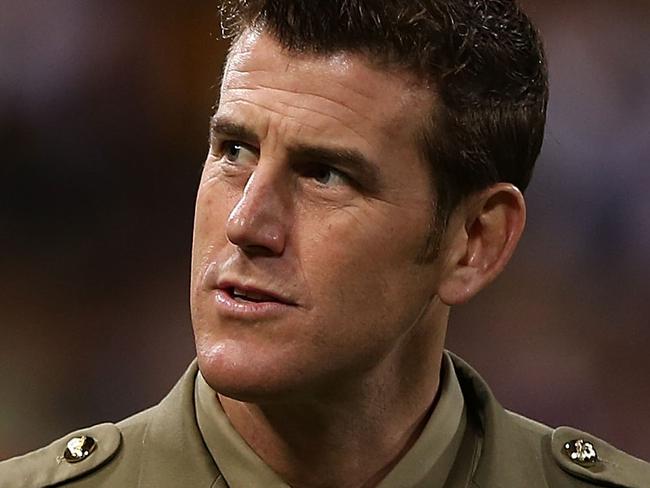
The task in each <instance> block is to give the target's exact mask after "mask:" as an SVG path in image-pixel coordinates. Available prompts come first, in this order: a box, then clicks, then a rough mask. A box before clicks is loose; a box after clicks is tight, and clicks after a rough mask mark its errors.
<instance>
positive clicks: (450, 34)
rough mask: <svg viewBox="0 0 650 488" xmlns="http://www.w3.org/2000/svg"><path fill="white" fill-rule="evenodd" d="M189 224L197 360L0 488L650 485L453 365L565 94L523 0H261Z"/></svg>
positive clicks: (241, 11)
mask: <svg viewBox="0 0 650 488" xmlns="http://www.w3.org/2000/svg"><path fill="white" fill-rule="evenodd" d="M224 19H225V28H226V30H227V31H231V33H232V34H233V35H234V41H233V44H232V47H231V50H230V53H229V56H228V60H227V63H226V67H225V71H224V76H223V81H222V85H221V95H220V100H219V104H218V108H217V111H216V113H215V115H214V117H213V119H212V123H211V147H210V153H209V155H208V158H207V161H206V163H205V168H204V172H203V177H202V180H201V183H200V187H199V192H198V196H197V205H196V220H195V229H194V246H193V264H192V283H191V308H192V320H193V327H194V335H195V341H196V350H197V359H198V360H197V361H196V364H193V365H192V366H191V367H190V369H189V370H188V372H187V373H186V374H185V376H184V377H183V378H182V379H181V381H180V382H179V384H178V385H177V386H176V387H175V388H174V390H173V391H172V392H171V393H170V394H169V395H168V397H167V398H165V399H164V400H163V401H162V402H161V403H160V404H159V405H158V406H156V407H153V408H152V409H150V410H147V411H145V412H142V413H140V414H138V415H136V416H134V417H132V418H130V419H127V420H125V421H123V422H120V423H118V424H116V425H113V424H102V425H99V426H95V427H91V428H89V429H84V430H81V431H78V432H75V433H72V434H70V435H68V436H66V437H64V438H62V439H60V440H58V441H55V442H54V443H53V444H51V445H50V446H48V447H46V448H44V449H41V450H39V451H36V452H33V453H30V454H28V455H26V456H23V457H20V458H16V459H13V460H9V461H6V462H4V463H1V464H0V486H2V487H5V486H6V487H9V486H11V487H16V486H25V487H27V486H29V487H32V486H53V485H56V486H70V487H94V486H119V487H123V486H124V487H126V486H141V487H144V486H152V487H154V486H155V487H171V486H192V487H194V486H205V487H226V486H230V487H258V486H259V487H287V486H292V487H375V486H378V487H382V488H387V487H411V486H413V487H415V486H417V487H442V486H444V487H454V488H455V487H469V486H472V487H480V488H490V487H508V488H510V487H533V488H536V487H586V486H619V487H636V488H640V487H648V486H650V467H649V466H648V465H647V464H646V463H644V462H643V461H640V460H638V459H635V458H632V457H631V456H628V455H626V454H624V453H622V452H620V451H617V450H616V449H614V448H613V447H611V446H609V445H608V444H606V443H605V442H603V441H601V440H599V439H596V438H595V437H593V436H591V435H588V434H585V433H581V432H578V431H576V430H573V429H570V428H566V427H563V428H559V429H555V430H553V429H550V428H548V427H546V426H543V425H540V424H538V423H535V422H533V421H531V420H527V419H524V418H522V417H519V416H517V415H516V414H513V413H510V412H507V411H505V410H504V409H503V408H502V407H501V406H500V405H499V404H498V403H497V401H496V400H495V399H494V398H493V397H492V395H491V393H490V391H489V388H488V387H487V386H486V385H485V384H484V383H483V381H482V380H481V378H480V377H479V376H478V375H477V373H475V372H474V371H473V370H472V369H471V368H470V367H469V366H468V365H467V364H465V363H464V362H463V361H462V360H461V359H459V358H457V357H455V356H453V355H451V354H450V353H448V352H445V351H444V339H445V333H446V328H447V321H448V317H449V311H450V307H451V306H453V305H456V304H459V303H462V302H464V301H466V300H469V299H470V298H471V297H472V296H474V295H475V294H476V293H478V292H479V291H480V290H481V289H483V288H484V287H485V286H487V285H488V284H489V283H490V282H491V281H492V280H493V279H494V278H495V277H496V276H497V275H498V274H499V273H500V272H501V271H502V270H503V268H504V267H505V265H506V263H507V262H508V260H509V258H510V256H511V255H512V253H513V251H514V249H515V247H516V244H517V242H518V240H519V237H520V236H521V233H522V231H523V227H524V221H525V203H524V199H523V196H522V191H523V190H524V189H525V188H526V186H527V184H528V181H529V179H530V176H531V173H532V168H533V164H534V161H535V159H536V157H537V155H538V153H539V150H540V146H541V142H542V137H543V127H544V121H545V112H546V103H547V78H546V69H545V62H544V56H543V52H542V48H541V44H540V42H539V40H538V38H537V35H536V33H535V30H534V28H533V27H532V25H531V24H530V22H529V20H528V19H527V17H526V16H525V15H524V14H523V13H522V12H521V11H520V10H519V9H518V8H517V7H516V5H515V4H514V3H513V2H512V1H508V0H490V1H489V2H486V1H473V0H467V1H457V0H456V1H453V0H438V1H435V0H429V1H416V2H398V1H382V2H373V1H370V0H367V1H361V0H332V1H328V2H315V1H314V2H308V1H302V2H300V1H290V0H285V1H283V0H268V1H264V0H259V1H255V0H249V1H240V2H232V3H231V4H229V5H228V7H227V8H226V10H225V15H224Z"/></svg>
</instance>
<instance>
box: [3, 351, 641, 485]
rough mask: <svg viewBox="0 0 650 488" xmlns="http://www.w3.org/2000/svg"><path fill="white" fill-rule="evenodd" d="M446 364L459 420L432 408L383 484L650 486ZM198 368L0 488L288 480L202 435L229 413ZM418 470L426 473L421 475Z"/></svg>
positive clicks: (227, 440) (41, 457) (239, 446)
mask: <svg viewBox="0 0 650 488" xmlns="http://www.w3.org/2000/svg"><path fill="white" fill-rule="evenodd" d="M446 361H448V362H449V364H453V366H452V370H453V375H454V377H453V378H451V380H450V381H449V387H448V388H447V389H448V390H449V392H448V393H444V392H443V396H447V397H450V399H449V400H445V401H446V404H447V405H448V406H449V408H448V413H447V414H445V416H444V417H443V419H456V420H457V421H456V420H453V421H452V422H451V424H452V426H451V427H449V426H448V427H447V431H446V432H445V431H444V429H443V430H442V431H441V430H440V425H442V424H440V422H441V416H440V415H438V416H436V415H435V410H434V415H432V419H431V420H430V422H431V425H427V426H426V427H425V431H424V432H423V436H424V437H425V438H424V439H419V440H418V441H417V442H416V444H415V445H414V447H413V449H412V450H411V451H409V453H407V454H406V455H405V457H404V459H403V460H402V461H400V463H398V465H397V466H396V467H395V469H394V470H393V471H392V472H391V473H390V474H389V475H388V477H387V478H386V480H384V482H383V483H382V485H381V486H382V488H383V487H384V486H385V487H386V488H389V487H393V486H394V487H395V488H407V487H421V488H424V487H432V488H433V487H436V486H444V487H445V488H520V487H521V488H580V487H582V488H588V487H595V486H604V487H619V488H650V465H649V464H648V463H646V462H644V461H641V460H639V459H636V458H634V457H632V456H630V455H628V454H625V453H623V452H621V451H619V450H617V449H615V448H614V447H612V446H610V445H609V444H607V443H606V442H604V441H602V440H600V439H597V438H596V437H594V436H591V435H589V434H585V433H583V432H580V431H577V430H575V429H572V428H569V427H560V428H557V429H551V428H549V427H546V426H544V425H542V424H539V423H537V422H534V421H531V420H529V419H526V418H524V417H521V416H519V415H517V414H514V413H511V412H509V411H507V410H505V409H503V407H501V405H499V403H498V402H497V401H496V399H495V398H494V396H493V395H492V393H491V392H490V390H489V388H488V386H487V385H486V384H485V382H484V381H483V380H482V379H481V377H480V376H479V375H478V374H477V373H476V372H475V371H474V370H473V369H472V368H471V367H470V366H468V365H467V364H466V363H464V362H463V361H462V360H461V359H459V358H457V357H455V356H453V355H451V354H448V355H447V356H446ZM452 362H453V363H452ZM197 374H198V370H197V366H196V362H194V363H193V364H192V365H191V366H190V368H189V369H188V371H187V372H186V373H185V375H184V376H183V377H182V378H181V380H180V381H179V382H178V384H177V385H176V386H175V387H174V388H173V389H172V391H171V392H170V393H169V395H167V397H165V399H163V400H162V401H161V402H160V404H158V405H157V406H155V407H153V408H150V409H149V410H146V411H144V412H141V413H139V414H137V415H135V416H133V417H131V418H129V419H126V420H124V421H122V422H120V423H118V424H101V425H97V426H94V427H90V428H88V429H82V430H79V431H77V432H73V433H71V434H69V435H67V436H65V437H63V438H61V439H59V440H57V441H55V442H53V443H52V444H50V445H49V446H47V447H44V448H42V449H40V450H38V451H34V452H32V453H29V454H26V455H24V456H20V457H17V458H13V459H10V460H7V461H4V462H0V488H23V487H24V488H40V487H50V486H61V487H65V488H95V487H119V488H122V487H125V488H126V487H138V488H144V487H152V488H154V487H155V488H172V487H204V488H227V487H230V488H250V487H255V486H260V487H262V488H267V486H281V485H282V481H281V480H279V478H277V477H276V476H275V474H274V473H272V472H271V471H270V470H269V469H268V468H266V467H265V466H264V465H263V463H262V462H261V460H259V459H257V458H256V457H255V456H254V453H252V451H250V449H249V448H248V447H247V446H246V445H245V443H244V442H243V440H242V439H241V438H238V436H237V434H236V432H234V430H232V428H231V427H230V426H228V425H226V424H224V425H222V428H221V429H220V430H219V431H214V430H213V433H212V434H210V438H209V442H206V441H204V436H206V433H209V431H210V429H214V428H218V425H219V422H222V423H223V419H224V418H225V417H221V420H219V419H216V420H215V419H212V420H215V421H214V422H213V421H212V420H210V419H209V418H207V417H206V416H205V412H204V413H203V414H202V413H201V412H200V409H201V405H202V404H203V405H204V404H205V403H204V401H201V400H200V399H199V397H198V396H197V395H198V393H199V389H200V388H206V385H203V386H201V384H202V382H201V378H200V376H197ZM452 380H453V381H452ZM454 382H457V384H458V386H459V390H460V391H461V392H462V413H461V415H456V414H454V411H456V412H457V409H456V410H454V408H452V407H453V406H454V405H458V401H457V399H454V398H455V397H454V393H453V391H454ZM443 396H441V400H439V404H438V406H440V402H442V401H443V400H442V398H443ZM445 408H446V407H445ZM443 410H444V409H443ZM197 419H198V421H197ZM206 422H207V424H206ZM436 422H438V427H435V423H436ZM200 423H201V424H204V425H199V424H200ZM215 426H217V427H215ZM436 432H440V434H441V435H442V438H444V439H446V440H445V441H444V442H443V443H442V444H443V445H442V446H441V447H440V449H439V452H437V453H436V452H434V451H433V450H434V449H435V448H434V447H433V444H431V450H430V451H427V450H426V449H422V446H426V445H427V442H428V439H427V438H426V437H427V436H431V435H435V434H436ZM206 439H207V438H206ZM421 441H422V442H421ZM418 446H420V447H418ZM450 452H451V453H453V457H451V458H450V457H449V453H450ZM247 463H252V464H247ZM219 466H220V467H219ZM249 467H250V469H249ZM414 470H415V471H417V470H420V471H421V474H417V473H416V474H415V475H414V474H413V471H414ZM443 472H444V473H443ZM224 473H225V475H224ZM251 473H252V474H251ZM441 473H443V474H444V476H443V479H445V481H444V484H443V485H440V481H439V479H440V475H441ZM283 486H286V485H283Z"/></svg>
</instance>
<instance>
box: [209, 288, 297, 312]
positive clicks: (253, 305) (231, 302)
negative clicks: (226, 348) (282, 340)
mask: <svg viewBox="0 0 650 488" xmlns="http://www.w3.org/2000/svg"><path fill="white" fill-rule="evenodd" d="M215 302H216V304H217V310H218V311H219V313H220V314H222V315H225V316H230V317H234V318H246V319H261V318H266V317H270V316H273V315H278V314H281V313H283V312H286V311H287V310H288V309H289V308H292V307H293V305H289V304H286V303H280V302H248V301H244V300H237V299H235V298H233V296H232V295H231V294H230V293H228V292H227V291H225V290H216V291H215Z"/></svg>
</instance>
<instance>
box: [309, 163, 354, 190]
mask: <svg viewBox="0 0 650 488" xmlns="http://www.w3.org/2000/svg"><path fill="white" fill-rule="evenodd" d="M304 176H306V177H308V178H312V179H313V180H314V181H316V182H318V183H319V184H321V185H323V186H336V185H340V184H344V183H347V181H348V180H347V177H346V176H345V175H344V174H343V173H341V172H340V171H338V170H336V169H334V168H332V167H330V166H326V165H322V164H316V165H313V166H311V167H309V168H308V169H307V170H306V171H305V174H304Z"/></svg>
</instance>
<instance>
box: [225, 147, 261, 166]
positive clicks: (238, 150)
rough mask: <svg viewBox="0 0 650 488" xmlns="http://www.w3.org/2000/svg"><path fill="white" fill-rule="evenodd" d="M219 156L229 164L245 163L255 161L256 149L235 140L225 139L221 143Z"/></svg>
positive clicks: (253, 162)
mask: <svg viewBox="0 0 650 488" xmlns="http://www.w3.org/2000/svg"><path fill="white" fill-rule="evenodd" d="M220 152H221V158H222V159H223V160H225V161H227V162H229V163H231V164H237V165H246V164H255V163H256V162H257V151H255V150H253V149H252V148H251V147H249V146H248V145H246V144H244V143H242V142H237V141H225V142H223V143H222V144H221V151H220Z"/></svg>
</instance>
